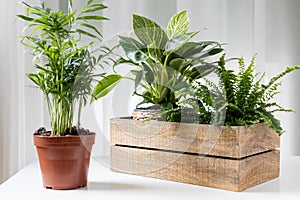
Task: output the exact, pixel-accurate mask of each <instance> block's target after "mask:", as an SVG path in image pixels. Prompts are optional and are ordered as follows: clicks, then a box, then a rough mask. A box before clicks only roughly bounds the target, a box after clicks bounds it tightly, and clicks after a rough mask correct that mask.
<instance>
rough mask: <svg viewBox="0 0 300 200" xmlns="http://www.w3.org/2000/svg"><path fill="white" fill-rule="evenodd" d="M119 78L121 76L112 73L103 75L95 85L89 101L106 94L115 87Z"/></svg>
mask: <svg viewBox="0 0 300 200" xmlns="http://www.w3.org/2000/svg"><path fill="white" fill-rule="evenodd" d="M121 79H122V76H120V75H118V74H112V75H108V76H106V77H104V78H103V79H102V80H101V81H100V82H99V83H98V84H97V86H96V87H95V89H94V91H93V96H92V98H91V103H93V102H94V101H95V100H97V99H100V98H102V97H104V96H105V95H107V94H108V93H109V92H110V91H112V90H113V89H114V88H115V86H116V85H117V84H118V83H119V82H120V80H121Z"/></svg>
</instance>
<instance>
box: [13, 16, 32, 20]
mask: <svg viewBox="0 0 300 200" xmlns="http://www.w3.org/2000/svg"><path fill="white" fill-rule="evenodd" d="M17 17H19V18H21V19H23V20H25V21H32V20H33V18H31V17H28V16H25V15H17Z"/></svg>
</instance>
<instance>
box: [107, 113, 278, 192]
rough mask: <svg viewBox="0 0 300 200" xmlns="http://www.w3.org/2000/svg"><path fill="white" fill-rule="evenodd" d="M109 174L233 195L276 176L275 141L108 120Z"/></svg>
mask: <svg viewBox="0 0 300 200" xmlns="http://www.w3.org/2000/svg"><path fill="white" fill-rule="evenodd" d="M110 132H111V170H112V171H115V172H121V173H128V174H134V175H141V176H146V177H153V178H159V179H164V180H171V181H177V182H183V183H189V184H196V185H201V186H208V187H214V188H219V189H225V190H232V191H242V190H245V189H247V188H250V187H253V186H255V185H257V184H260V183H263V182H266V181H268V180H271V179H274V178H276V177H278V176H279V171H280V152H279V150H276V149H277V148H279V146H280V137H279V136H278V134H277V133H276V132H274V131H271V130H270V129H269V128H268V126H267V125H266V124H264V123H260V124H257V125H253V126H250V127H243V126H234V127H230V128H229V127H225V126H218V127H216V126H212V125H202V124H188V123H176V122H162V121H148V122H143V121H137V120H132V119H130V118H115V119H111V120H110Z"/></svg>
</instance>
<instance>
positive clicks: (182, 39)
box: [166, 31, 199, 52]
mask: <svg viewBox="0 0 300 200" xmlns="http://www.w3.org/2000/svg"><path fill="white" fill-rule="evenodd" d="M198 33H199V31H195V32H191V33H186V34H184V35H180V36H177V37H175V38H173V39H171V40H169V41H168V42H167V44H166V52H175V51H177V50H178V49H180V48H181V47H182V46H183V45H184V44H186V43H187V42H188V41H189V40H190V39H192V38H193V37H194V36H195V35H197V34H198Z"/></svg>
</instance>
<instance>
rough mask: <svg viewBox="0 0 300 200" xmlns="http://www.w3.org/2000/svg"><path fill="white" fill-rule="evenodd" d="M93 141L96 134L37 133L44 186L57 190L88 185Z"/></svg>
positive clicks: (35, 138) (37, 145) (36, 138)
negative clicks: (61, 134) (64, 134)
mask: <svg viewBox="0 0 300 200" xmlns="http://www.w3.org/2000/svg"><path fill="white" fill-rule="evenodd" d="M94 142H95V133H93V134H91V135H82V136H63V137H56V136H39V135H34V145H35V146H36V148H37V153H38V157H39V162H40V168H41V172H42V178H43V186H44V187H45V188H48V189H55V190H64V189H75V188H78V187H84V186H86V185H87V175H88V169H89V163H90V154H91V150H92V146H93V144H94Z"/></svg>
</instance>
